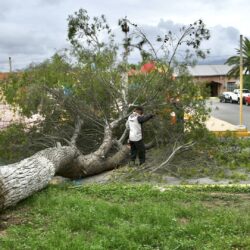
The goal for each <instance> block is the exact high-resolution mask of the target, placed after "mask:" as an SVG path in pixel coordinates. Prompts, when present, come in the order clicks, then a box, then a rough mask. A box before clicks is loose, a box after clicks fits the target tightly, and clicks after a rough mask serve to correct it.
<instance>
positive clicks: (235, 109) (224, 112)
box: [207, 99, 250, 129]
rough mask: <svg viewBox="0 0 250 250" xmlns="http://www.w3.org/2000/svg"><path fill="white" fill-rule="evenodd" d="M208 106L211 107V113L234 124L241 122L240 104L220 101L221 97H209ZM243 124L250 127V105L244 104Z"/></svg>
mask: <svg viewBox="0 0 250 250" xmlns="http://www.w3.org/2000/svg"><path fill="white" fill-rule="evenodd" d="M207 106H208V107H209V108H210V109H211V115H212V116H214V117H215V118H218V119H221V120H224V121H226V122H229V123H231V124H233V125H239V124H240V114H239V112H240V105H239V104H231V103H220V101H219V99H209V100H208V101H207ZM243 125H245V126H246V127H247V128H248V129H250V106H246V105H243Z"/></svg>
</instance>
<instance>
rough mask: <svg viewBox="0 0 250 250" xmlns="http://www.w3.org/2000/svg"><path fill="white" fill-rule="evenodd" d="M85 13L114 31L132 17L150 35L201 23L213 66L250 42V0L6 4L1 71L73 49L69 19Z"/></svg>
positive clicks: (2, 1)
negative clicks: (81, 11)
mask: <svg viewBox="0 0 250 250" xmlns="http://www.w3.org/2000/svg"><path fill="white" fill-rule="evenodd" d="M80 8H84V9H86V10H87V11H88V13H89V15H90V16H98V15H101V14H105V16H106V17H107V19H108V21H109V23H110V24H111V25H112V26H113V27H116V25H117V20H118V19H119V18H121V17H125V16H128V18H129V19H130V20H131V21H132V22H135V23H137V24H139V25H141V26H142V27H146V29H147V30H148V31H149V32H150V31H152V32H155V31H157V29H159V27H162V26H165V27H166V28H167V27H174V26H179V25H182V24H189V23H192V22H194V21H196V20H198V19H200V18H201V19H202V20H203V21H204V22H205V24H206V25H207V27H208V28H209V29H210V31H211V35H212V37H211V39H210V41H208V42H206V44H204V45H203V46H205V47H206V48H209V49H211V55H210V56H209V57H208V61H210V62H211V61H218V60H221V59H225V58H227V57H229V56H231V55H233V54H234V53H235V48H236V47H238V46H239V36H240V34H242V35H243V36H247V37H250V29H249V22H250V21H249V13H250V4H249V0H152V1H150V0H144V1H143V0H126V1H125V0H105V1H103V0H25V1H24V0H0V31H1V32H0V71H7V70H8V68H9V66H8V58H9V57H11V58H12V63H13V68H14V69H20V68H23V67H25V66H26V65H28V64H30V63H31V62H41V61H42V60H44V59H46V58H49V57H50V56H51V55H53V53H55V52H56V51H57V50H60V49H61V48H64V47H67V46H68V42H67V17H68V15H70V14H73V13H74V12H75V11H77V10H79V9H80ZM156 33H157V32H156Z"/></svg>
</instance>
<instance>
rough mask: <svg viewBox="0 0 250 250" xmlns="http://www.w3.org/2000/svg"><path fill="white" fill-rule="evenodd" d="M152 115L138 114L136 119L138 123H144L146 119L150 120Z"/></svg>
mask: <svg viewBox="0 0 250 250" xmlns="http://www.w3.org/2000/svg"><path fill="white" fill-rule="evenodd" d="M153 117H154V115H152V114H150V115H140V116H138V117H137V120H138V122H139V123H144V122H146V121H148V120H150V119H151V118H153Z"/></svg>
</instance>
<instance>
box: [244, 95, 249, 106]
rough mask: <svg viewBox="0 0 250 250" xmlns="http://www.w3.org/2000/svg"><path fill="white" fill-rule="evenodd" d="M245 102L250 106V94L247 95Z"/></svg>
mask: <svg viewBox="0 0 250 250" xmlns="http://www.w3.org/2000/svg"><path fill="white" fill-rule="evenodd" d="M245 103H246V105H247V106H250V96H246V97H245Z"/></svg>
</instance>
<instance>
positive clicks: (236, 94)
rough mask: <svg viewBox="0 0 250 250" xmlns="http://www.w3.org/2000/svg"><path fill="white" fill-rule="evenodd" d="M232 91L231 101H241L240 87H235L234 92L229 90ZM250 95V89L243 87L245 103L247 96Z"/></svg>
mask: <svg viewBox="0 0 250 250" xmlns="http://www.w3.org/2000/svg"><path fill="white" fill-rule="evenodd" d="M228 93H230V102H231V103H239V102H240V89H235V90H234V91H233V92H228ZM248 96H250V91H249V89H243V90H242V99H243V104H245V102H246V100H245V99H246V97H248Z"/></svg>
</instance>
